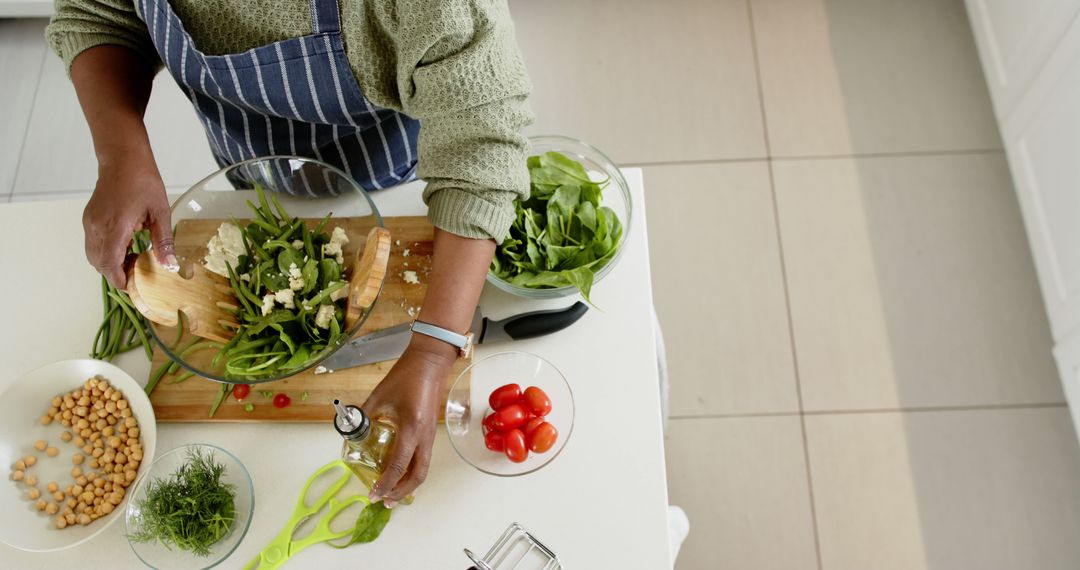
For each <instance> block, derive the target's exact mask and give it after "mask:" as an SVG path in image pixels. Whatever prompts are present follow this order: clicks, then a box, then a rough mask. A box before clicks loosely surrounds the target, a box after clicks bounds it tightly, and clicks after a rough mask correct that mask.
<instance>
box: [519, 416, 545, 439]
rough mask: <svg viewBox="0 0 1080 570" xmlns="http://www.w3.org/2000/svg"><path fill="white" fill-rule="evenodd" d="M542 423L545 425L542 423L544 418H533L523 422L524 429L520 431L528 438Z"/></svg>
mask: <svg viewBox="0 0 1080 570" xmlns="http://www.w3.org/2000/svg"><path fill="white" fill-rule="evenodd" d="M542 423H546V422H545V421H544V418H533V419H531V420H529V421H527V422H525V427H523V428H521V431H522V432H524V433H525V437H526V438H528V437H529V436H530V435H532V432H534V431H536V428H537V427H539V426H540V424H542Z"/></svg>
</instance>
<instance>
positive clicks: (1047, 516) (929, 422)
mask: <svg viewBox="0 0 1080 570" xmlns="http://www.w3.org/2000/svg"><path fill="white" fill-rule="evenodd" d="M806 422H807V423H806V426H807V441H808V446H809V451H810V467H811V475H812V478H813V490H814V502H815V507H816V513H817V524H818V533H819V538H820V542H821V557H822V568H823V569H824V570H865V569H867V568H873V569H874V570H893V569H895V570H920V569H924V568H926V569H930V568H948V569H950V570H966V569H971V570H976V569H977V570H998V569H1000V570H1018V569H1021V568H1024V569H1028V568H1030V569H1035V568H1038V569H1039V570H1071V569H1074V568H1080V541H1077V540H1076V537H1077V536H1078V535H1080V486H1077V484H1076V482H1077V481H1080V448H1078V447H1077V440H1076V434H1075V433H1074V431H1073V427H1072V424H1071V422H1070V420H1069V412H1068V410H1067V409H1066V408H1064V407H1054V408H1036V409H1013V410H973V411H948V412H908V413H883V414H876V413H872V414H841V415H823V416H809V417H807V418H806Z"/></svg>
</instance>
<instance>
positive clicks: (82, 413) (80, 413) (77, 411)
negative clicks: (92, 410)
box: [75, 406, 89, 418]
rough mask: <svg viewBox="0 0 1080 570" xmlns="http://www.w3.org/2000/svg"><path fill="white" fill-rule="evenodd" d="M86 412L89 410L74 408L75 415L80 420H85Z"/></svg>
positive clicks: (83, 407)
mask: <svg viewBox="0 0 1080 570" xmlns="http://www.w3.org/2000/svg"><path fill="white" fill-rule="evenodd" d="M87 412H89V410H87V409H86V406H79V407H77V408H75V415H76V416H79V417H80V418H85V417H86V414H87Z"/></svg>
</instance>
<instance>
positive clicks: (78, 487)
mask: <svg viewBox="0 0 1080 570" xmlns="http://www.w3.org/2000/svg"><path fill="white" fill-rule="evenodd" d="M82 492H83V486H82V485H79V484H76V485H75V486H74V487H72V488H71V496H72V497H78V496H79V495H81V494H82Z"/></svg>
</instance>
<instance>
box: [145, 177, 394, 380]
mask: <svg viewBox="0 0 1080 570" xmlns="http://www.w3.org/2000/svg"><path fill="white" fill-rule="evenodd" d="M256 183H257V184H259V185H261V186H262V187H263V188H264V189H265V190H266V193H267V195H268V196H269V195H270V194H273V195H274V196H276V197H277V199H278V200H279V201H280V202H281V204H282V206H284V208H285V209H286V210H287V211H288V213H289V215H291V216H296V217H299V218H302V219H306V220H310V221H312V222H314V223H317V222H318V221H319V220H321V219H322V218H323V217H325V216H326V215H327V214H330V213H332V214H333V217H332V218H331V219H330V222H329V223H328V224H327V229H326V231H327V232H329V231H330V228H333V227H334V226H335V225H337V224H335V220H341V219H343V218H350V220H349V222H348V233H349V238H350V240H349V243H348V244H346V245H345V247H344V255H345V258H346V259H354V258H355V255H356V252H357V251H358V250H359V249H361V248H363V245H364V239H365V237H366V236H367V233H368V231H369V230H371V228H373V227H376V226H379V227H384V224H383V219H382V217H381V216H380V215H379V211H378V209H377V208H376V207H375V203H374V202H372V201H371V197H370V196H368V193H367V192H366V191H365V190H364V189H363V188H361V187H360V186H359V185H358V184H357V183H356V182H355V181H354V180H353V179H352V178H351V177H350V176H349V175H348V174H346V173H344V172H342V171H341V170H339V169H337V168H335V167H333V166H331V165H329V164H326V163H323V162H319V161H317V160H312V159H309V158H301V157H295V156H268V157H264V158H255V159H252V160H246V161H243V162H238V163H236V164H234V165H231V166H226V167H225V168H222V169H221V170H219V171H217V172H215V173H213V174H211V175H210V176H207V177H206V178H204V179H202V180H201V181H199V182H198V183H197V184H195V185H194V186H192V187H191V189H190V190H188V191H187V192H185V193H184V194H183V195H182V196H180V197H179V198H177V199H176V202H175V203H174V204H173V206H172V223H173V231H174V233H175V234H176V244H175V246H174V247H175V251H176V256H177V258H178V259H179V261H180V266H181V267H188V266H189V265H192V264H201V263H203V257H204V256H205V255H206V244H207V241H208V240H209V237H210V236H212V235H214V233H215V232H216V231H217V228H218V226H219V225H221V223H222V222H224V221H228V220H230V219H235V220H237V221H238V222H240V223H245V222H247V221H248V220H250V219H251V218H252V212H251V210H250V209H249V208H248V206H247V202H248V201H251V202H253V203H256V204H257V203H258V201H257V200H258V199H257V196H256V193H255V191H254V190H253V188H254V184H256ZM194 235H197V236H199V237H198V238H195V237H186V236H194ZM346 265H347V267H346V270H348V269H349V268H348V264H346ZM376 302H377V301H376ZM373 307H374V305H373ZM370 314H371V309H369V310H368V312H367V313H365V314H364V315H363V316H362V317H361V318H360V319H359V320H358V322H357V323H356V325H355V326H353V328H352V329H351V330H349V331H347V332H348V333H349V334H348V335H347V336H343V337H342V340H341V341H340V342H338V343H337V344H336V345H332V346H329V347H327V348H326V349H324V350H322V351H320V352H319V353H317V354H315V355H313V356H312V358H310V359H309V360H308V361H307V362H306V363H304V364H302V365H300V366H298V367H296V368H293V369H290V370H288V371H284V372H277V373H267V374H266V375H263V376H245V377H243V378H232V377H228V376H226V374H225V366H226V364H227V359H226V358H221V359H220V360H218V362H217V363H215V362H213V359H214V357H215V356H216V355H217V351H212V350H199V351H195V352H191V353H189V354H184V351H183V349H184V348H185V347H186V346H188V345H189V344H190V343H191V342H192V341H193V340H195V339H196V337H194V336H193V335H191V334H189V333H187V331H184V334H182V335H179V334H178V332H179V331H177V327H175V326H166V325H162V324H158V323H154V322H151V323H150V332H151V334H152V335H153V337H154V340H156V341H157V342H158V344H159V345H160V346H161V348H162V349H163V350H164V351H165V354H167V355H168V356H169V358H171V359H172V360H173V361H175V362H178V363H180V365H181V366H183V367H184V368H185V369H187V370H190V371H191V372H194V373H195V374H198V375H199V376H202V377H203V378H209V379H211V380H217V381H219V382H230V383H234V384H235V383H240V384H258V383H262V382H271V381H274V380H281V379H282V378H287V377H289V376H292V375H294V374H297V373H300V372H303V371H304V370H307V369H309V368H312V367H314V366H316V365H318V364H319V363H320V362H322V361H323V360H325V359H326V358H328V357H329V356H330V355H332V354H334V352H336V351H337V350H338V349H339V348H341V346H342V345H344V344H345V342H346V341H347V339H348V338H350V337H351V336H353V335H354V334H356V332H357V331H359V330H360V329H361V328H362V327H363V326H364V322H365V321H366V320H367V317H368V315H370Z"/></svg>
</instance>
